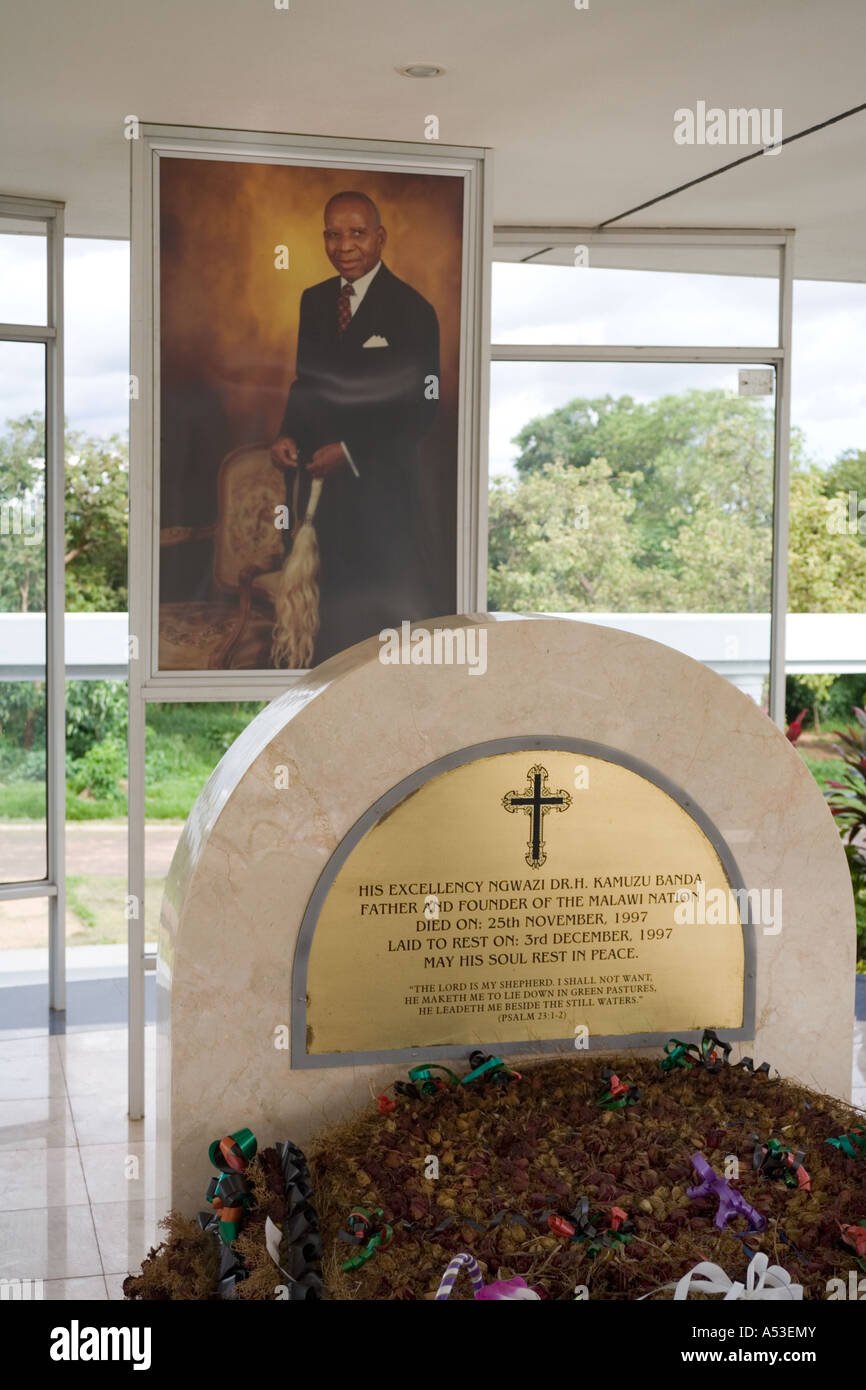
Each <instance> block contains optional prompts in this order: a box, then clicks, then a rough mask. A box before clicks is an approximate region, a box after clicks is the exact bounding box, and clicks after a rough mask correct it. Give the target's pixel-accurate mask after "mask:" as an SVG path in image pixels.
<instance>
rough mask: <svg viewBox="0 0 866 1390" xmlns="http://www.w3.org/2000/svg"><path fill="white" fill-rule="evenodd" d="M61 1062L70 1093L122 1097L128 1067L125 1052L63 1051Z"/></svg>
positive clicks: (125, 1087) (125, 1090)
mask: <svg viewBox="0 0 866 1390" xmlns="http://www.w3.org/2000/svg"><path fill="white" fill-rule="evenodd" d="M62 1063H63V1072H64V1074H65V1077H66V1089H67V1091H68V1092H69V1095H70V1096H97V1095H99V1096H118V1097H120V1098H122V1099H124V1100H125V1099H126V1096H127V1093H128V1084H129V1070H128V1066H127V1060H126V1052H125V1051H123V1052H118V1051H110V1050H109V1051H104V1052H75V1051H73V1052H68V1051H65V1052H64V1054H63V1057H62Z"/></svg>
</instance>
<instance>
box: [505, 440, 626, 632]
mask: <svg viewBox="0 0 866 1390" xmlns="http://www.w3.org/2000/svg"><path fill="white" fill-rule="evenodd" d="M610 479H611V470H610V468H609V467H608V465H607V463H606V462H605V460H604V459H594V460H592V461H591V462H590V463H587V464H586V466H585V467H582V468H579V469H578V468H573V467H570V466H569V465H568V464H565V463H563V462H561V461H560V462H557V463H550V464H547V465H545V466H544V467H543V468H541V469H539V470H536V471H534V472H532V473H530V474H528V475H525V476H524V477H522V478H519V477H518V478H501V479H496V480H495V481H494V483H493V485H492V487H491V490H490V499H489V537H490V552H489V553H490V576H489V589H488V603H489V606H490V607H491V608H492V609H494V610H495V609H514V610H516V611H523V612H526V611H531V610H538V611H541V612H548V613H550V612H554V613H569V612H572V613H574V612H592V611H602V612H603V611H605V610H606V609H618V608H622V607H623V606H626V607H642V606H644V603H645V601H646V596H647V593H648V588H647V585H648V577H647V576H646V575H644V574H643V573H642V572H641V570H640V569H639V567H638V565H637V563H636V561H637V557H638V554H639V548H640V539H639V536H638V532H637V529H636V528H635V527H634V526H633V525H632V524H631V521H630V518H631V515H632V513H633V511H634V508H635V502H634V500H633V499H632V498H629V497H623V496H621V495H620V494H619V493H617V492H616V491H615V490H614V488H613V487H612V486H611V481H610Z"/></svg>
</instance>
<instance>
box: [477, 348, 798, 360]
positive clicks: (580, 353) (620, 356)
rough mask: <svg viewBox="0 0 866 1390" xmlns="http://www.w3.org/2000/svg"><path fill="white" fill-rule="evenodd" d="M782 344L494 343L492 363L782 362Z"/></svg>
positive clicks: (491, 351) (491, 356) (491, 355)
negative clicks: (750, 346) (639, 345)
mask: <svg viewBox="0 0 866 1390" xmlns="http://www.w3.org/2000/svg"><path fill="white" fill-rule="evenodd" d="M783 357H784V349H783V348H782V347H770V346H768V345H767V344H764V345H763V346H762V347H754V348H749V347H745V348H741V347H683V346H681V345H677V346H673V347H630V346H627V345H626V344H624V343H621V344H617V345H615V346H605V347H600V346H598V345H597V344H596V345H592V344H586V345H584V344H578V343H562V344H554V343H493V344H492V345H491V348H490V358H491V361H493V362H711V363H712V362H722V363H725V362H731V363H737V362H744V363H747V364H749V365H752V364H754V363H755V362H767V363H769V364H772V363H775V362H781V361H782V358H783Z"/></svg>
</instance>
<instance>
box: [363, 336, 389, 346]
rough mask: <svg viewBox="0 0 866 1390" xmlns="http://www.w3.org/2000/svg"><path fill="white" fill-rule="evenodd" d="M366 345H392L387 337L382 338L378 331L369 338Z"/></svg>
mask: <svg viewBox="0 0 866 1390" xmlns="http://www.w3.org/2000/svg"><path fill="white" fill-rule="evenodd" d="M363 346H364V347H390V343H389V342H388V339H387V338H380V337H379V334H378V333H374V334H373V336H372V338H368V339H367V341H366V343H364V344H363Z"/></svg>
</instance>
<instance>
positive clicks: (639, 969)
mask: <svg viewBox="0 0 866 1390" xmlns="http://www.w3.org/2000/svg"><path fill="white" fill-rule="evenodd" d="M537 763H540V764H542V765H543V766H544V768H546V770H547V772H548V774H549V776H548V793H549V794H554V795H555V794H558V793H559V792H560V790H566V791H568V793H569V795H570V796H571V805H570V806H569V807H568V808H567V809H566V810H564V811H555V810H551V811H549V812H548V813H547V814H546V815H545V817H544V823H543V831H542V833H543V838H544V843H545V850H546V855H547V858H546V862H545V863H544V864H543V865H542V866H541V867H540V868H537V869H533V868H530V867H529V866H528V865H527V863H526V860H525V857H524V856H525V854H526V852H527V840H528V837H529V833H530V817H529V815H528V814H526V813H524V812H523V811H517V812H508V811H506V810H505V808H504V807H503V805H502V798H503V796H504V795H505V794H506V793H507V792H509V791H516V792H517V793H518V795H522V794H523V791H524V788H525V786H526V784H527V771H528V769H529V768H530V767H531V766H532V765H534V764H537ZM578 768H585V769H586V773H587V774H588V779H589V784H588V786H584V787H581V788H580V789H578V788H577V786H576V785H575V783H576V777H577V769H578ZM582 775H583V774H581V776H582ZM678 873H680V874H682V873H691V874H700V875H701V877H702V879H703V882H704V885H705V889H706V892H707V894H710V893H711V891H712V890H713V889H721V890H722V891H723V892H724V894H725V895H726V897H727V894H728V889H729V887H730V884H729V880H728V878H727V876H726V874H725V870H724V867H723V865H722V862H721V860H720V858H719V856H718V854H717V852H716V850H715V849H714V847H713V845H712V844H711V842H710V841H709V839H708V838H707V836H706V835H705V834H704V832H703V830H702V829H701V828H700V826H699V825H698V824H697V823H696V822H695V821H694V820H692V818H691V816H690V815H689V814H688V813H687V812H686V811H685V810H684V809H683V808H682V806H680V805H679V803H678V802H676V801H675V800H674V799H673V798H672V797H670V796H668V794H667V793H666V792H664V791H662V790H661V789H660V788H659V787H657V786H656V785H655V784H654V783H653V782H650V781H648V780H647V779H646V778H644V777H641V776H639V775H638V774H637V773H636V772H632V771H630V770H629V769H628V768H624V767H621V766H620V765H619V764H617V763H609V762H606V761H604V760H602V759H599V758H593V757H588V756H586V755H584V754H579V755H578V754H575V753H568V752H562V751H561V750H543V751H538V752H535V751H534V752H532V753H526V752H515V753H501V754H495V755H493V756H492V757H488V758H481V759H478V760H477V761H475V762H471V763H466V764H464V765H463V766H462V767H457V768H454V769H452V770H451V771H449V772H444V773H441V774H439V775H438V776H436V777H434V778H432V779H431V780H430V781H429V782H426V783H424V785H423V786H421V787H419V788H418V790H417V791H414V792H412V793H410V794H409V795H408V796H407V797H406V798H405V799H404V800H403V801H401V802H400V803H399V804H398V805H397V806H396V807H394V809H393V810H391V811H389V812H387V813H386V814H385V815H384V816H383V817H382V819H381V820H380V821H378V823H377V824H376V825H374V826H373V827H372V828H371V829H370V830H368V831H367V833H366V834H365V835H364V837H363V838H362V839H361V840H360V841H359V843H358V844H357V845H356V846H355V848H354V849H353V850H352V852H351V853H350V854H349V857H348V859H347V860H346V862H345V864H344V865H343V867H342V868H341V869H340V871H339V873H338V874H337V877H336V879H335V880H334V882H333V884H332V886H331V888H330V890H329V892H328V895H327V897H326V899H325V902H324V904H323V906H322V908H321V911H320V913H319V917H318V921H317V923H316V928H315V932H314V935H313V941H312V946H311V950H310V959H309V967H308V974H307V1052H308V1053H310V1054H318V1053H329V1052H372V1051H377V1050H384V1049H403V1048H409V1047H420V1048H423V1047H431V1046H437V1047H438V1046H443V1045H448V1044H454V1045H457V1046H459V1045H463V1046H466V1047H470V1046H473V1045H475V1046H478V1045H481V1044H505V1043H512V1044H513V1043H518V1042H527V1041H532V1040H535V1039H556V1038H561V1039H569V1038H573V1036H574V1031H575V1027H576V1026H577V1025H579V1024H583V1025H586V1027H588V1029H589V1034H590V1036H607V1035H614V1034H621V1035H622V1034H637V1033H653V1032H677V1031H678V1030H682V1031H685V1030H687V1029H696V1028H704V1027H714V1028H733V1027H739V1026H740V1025H741V1024H742V1022H743V983H744V972H745V952H744V941H743V931H742V926H741V923H740V918H739V914H738V913H736V920H735V921H734V922H732V923H730V924H728V925H723V926H710V925H686V924H682V925H677V924H676V923H675V918H674V911H675V904H674V903H672V902H670V901H668V902H665V903H658V902H656V903H651V902H650V901H649V900H648V899H649V894H650V893H655V894H656V895H658V894H660V893H667V894H670V893H671V892H672V891H675V890H672V888H671V887H669V886H665V885H658V884H656V881H655V880H656V876H657V875H661V876H662V877H664V876H665V875H668V874H670V875H676V874H678ZM596 875H598V876H599V877H602V878H603V877H605V876H608V875H610V876H617V875H620V876H622V875H650V877H651V879H652V887H650V888H647V887H638V888H635V889H632V888H623V889H617V888H604V887H601V888H595V887H593V886H592V885H593V880H594V878H595V876H596ZM578 877H582V878H583V879H584V882H585V883H586V885H587V887H586V888H585V889H579V888H561V889H556V888H551V887H550V880H551V879H560V880H561V879H566V880H571V881H572V882H573V881H574V880H575V879H576V878H578ZM467 879H469V880H481V881H482V887H481V889H480V890H479V891H478V893H477V894H475V893H472V892H471V891H470V892H455V893H453V894H450V895H447V896H446V895H441V906H442V910H441V912H440V917H439V920H438V921H436V920H432V921H428V920H427V919H426V917H425V911H424V908H425V898H426V894H425V893H423V892H421V893H419V894H418V895H416V896H414V897H406V896H400V895H397V894H395V895H389V893H388V888H389V887H390V886H391V885H392V884H394V885H397V884H401V883H407V884H413V885H419V884H425V883H429V882H432V883H433V885H434V886H435V885H436V884H437V882H461V881H466V880H467ZM527 879H530V880H536V881H537V880H543V881H544V883H545V887H544V888H543V889H542V890H541V891H540V892H539V893H537V894H536V893H533V892H532V891H526V892H524V891H520V890H515V889H512V888H504V889H502V890H494V889H491V888H490V887H489V883H490V880H494V881H495V882H506V881H507V882H508V883H509V884H510V883H512V882H513V881H519V880H527ZM376 883H383V885H384V893H383V894H382V896H381V897H376V896H373V895H372V894H370V893H365V892H363V891H362V889H363V887H364V885H371V884H376ZM434 891H435V888H434ZM681 891H689V890H687V889H683V890H681ZM620 893H622V894H624V895H625V897H626V898H627V899H628V898H636V897H638V896H640V897H642V899H643V901H642V902H635V903H632V904H629V903H628V902H627V903H625V904H623V905H622V906H619V907H613V906H593V904H592V903H591V902H590V898H591V897H592V896H599V895H605V894H607V895H608V896H611V897H613V898H616V897H618V896H619V895H620ZM578 896H581V897H583V900H584V902H583V905H582V906H580V907H578V906H576V905H570V906H560V905H559V904H558V903H557V898H558V897H565V898H575V897H578ZM521 897H523V898H526V899H527V907H526V908H525V909H524V908H519V907H515V908H504V909H495V910H491V911H484V910H477V911H476V910H470V909H465V910H461V909H460V907H459V906H458V904H459V902H460V901H461V900H462V901H473V900H476V899H477V898H480V899H484V898H494V899H500V900H501V899H503V898H505V899H510V900H512V901H513V900H516V899H519V898H521ZM537 897H540V898H547V899H548V903H547V905H546V906H541V905H540V904H539V905H538V906H537V907H533V905H532V904H533V899H534V898H537ZM389 901H393V902H395V903H398V904H399V903H404V904H406V903H413V904H414V906H413V910H412V912H411V913H408V914H406V915H393V916H392V915H388V914H387V913H386V915H375V914H372V913H370V906H371V905H379V904H386V903H388V902H389ZM449 902H451V903H453V904H454V906H453V908H452V909H446V904H447V903H449ZM362 906H366V908H367V912H366V915H365V914H364V913H362V911H361V909H362ZM617 913H618V914H619V917H620V919H621V920H620V921H619V922H617V921H616V920H615V919H616V916H617ZM641 913H644V914H645V918H644V920H643V921H633V920H632V917H633V916H634V915H637V916H640V914H641ZM551 914H552V915H557V914H563V915H565V916H571V915H574V916H578V915H580V914H583V915H589V916H592V915H593V914H595V915H596V916H598V915H601V916H603V917H604V919H605V921H604V923H603V924H602V923H597V924H594V923H590V924H585V925H579V924H573V925H569V924H563V925H561V926H558V927H554V926H544V925H542V926H539V925H538V924H537V922H536V924H535V925H534V926H531V925H529V923H528V920H527V919H528V918H534V919H537V918H539V917H544V916H548V915H551ZM623 917H626V919H627V920H626V921H625V922H624V921H622V918H623ZM491 918H492V919H494V921H493V924H492V925H491V924H490V921H489V919H491ZM461 923H463V925H461ZM445 924H450V925H445ZM669 929H670V931H669ZM602 931H610V932H624V933H626V934H627V938H626V937H622V938H620V939H619V940H615V941H609V942H607V943H605V942H600V941H598V942H592V941H585V942H579V941H569V942H556V941H554V939H553V938H554V934H555V933H556V932H559V934H560V935H562V934H564V933H566V932H569V933H572V934H574V933H577V934H580V933H582V932H587V933H590V932H602ZM642 931H643V932H644V933H645V934H646V935H645V938H644V939H643V940H641V932H642ZM530 935H531V936H534V937H539V936H545V935H546V937H547V941H546V942H545V943H543V944H542V943H540V942H538V943H533V944H530V943H529V941H528V938H529V936H530ZM482 937H484V938H486V940H485V942H484V944H483V945H480V944H477V943H478V941H479V940H480V938H482ZM400 941H404V942H420V943H421V947H420V949H415V948H414V946H410V947H409V948H400V947H398V946H397V943H398V942H400ZM442 941H445V942H447V943H448V944H447V945H445V946H442V945H441V944H438V943H441V942H442ZM452 941H454V942H456V941H460V942H463V943H466V944H465V945H463V946H462V947H461V946H456V945H455V946H454V947H452V946H451V942H452ZM499 941H502V943H503V944H502V945H499V944H497V943H498V942H499ZM471 943H475V944H471ZM623 950H631V951H633V953H634V954H633V956H632V957H631V958H630V959H625V958H623V959H617V958H615V957H613V956H612V954H611V953H612V952H614V951H617V952H618V951H623ZM580 951H584V952H585V959H583V960H575V959H573V953H575V952H578V953H579V952H580ZM593 951H596V952H598V953H601V952H607V953H608V954H607V956H606V958H604V959H602V958H601V955H600V954H599V955H597V956H596V958H595V959H593V957H592V952H593ZM536 952H537V953H538V954H541V955H550V954H551V953H553V952H564V953H565V959H564V960H562V961H559V960H557V961H553V960H550V959H542V960H539V961H534V960H533V955H534V954H535V953H536ZM476 956H477V957H479V958H481V959H482V962H483V963H481V964H477V965H476V964H472V965H467V964H461V957H462V958H463V961H466V960H467V959H469V958H474V957H476ZM521 956H522V957H523V958H524V959H523V960H518V959H516V958H517V957H521ZM440 957H441V958H442V959H444V960H446V961H448V960H449V958H450V962H451V963H450V964H448V965H445V966H442V965H441V961H440V963H439V964H438V965H437V964H435V963H434V964H432V965H430V966H427V965H425V964H424V962H425V960H426V959H428V958H429V959H430V960H431V961H433V962H436V961H437V960H439V958H440ZM491 957H494V958H498V957H502V959H501V960H499V959H494V960H491ZM577 980H580V981H582V982H584V983H582V984H577V983H575V981H577ZM419 984H420V985H423V986H424V987H425V988H429V987H432V992H428V993H419V991H418V990H417V989H416V988H414V986H417V985H419ZM539 989H541V990H543V991H549V996H548V993H543V994H541V995H538V994H533V993H532V991H535V990H539ZM587 989H595V990H597V991H598V993H591V994H590V993H587V992H586V990H587ZM558 990H561V991H562V993H561V994H558V993H557V991H558ZM497 991H498V994H499V1001H498V1002H497V1001H496V1000H495V999H494V998H493V997H492V995H493V993H495V992H497ZM527 995H528V996H529V997H527ZM461 996H462V997H463V999H464V1001H465V1005H466V1007H465V1008H464V1007H462V1006H461V1002H460V1000H461ZM473 996H474V1000H473ZM408 1000H411V1001H412V1002H411V1003H409V1002H407V1001H408ZM420 1009H426V1012H423V1013H422V1012H419V1010H420Z"/></svg>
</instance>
